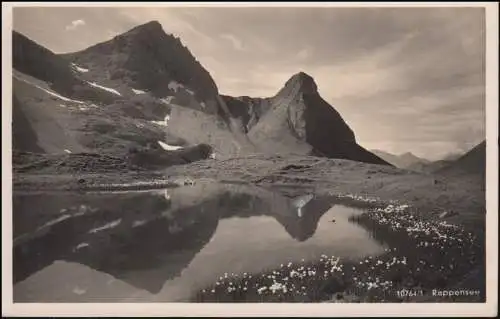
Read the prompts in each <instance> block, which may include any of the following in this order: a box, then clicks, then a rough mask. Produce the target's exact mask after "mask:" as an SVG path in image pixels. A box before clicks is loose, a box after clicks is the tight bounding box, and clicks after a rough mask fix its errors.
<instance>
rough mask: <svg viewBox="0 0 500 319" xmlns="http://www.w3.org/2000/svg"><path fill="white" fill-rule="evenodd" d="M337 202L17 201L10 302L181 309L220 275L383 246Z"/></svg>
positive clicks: (182, 194)
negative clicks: (169, 304)
mask: <svg viewBox="0 0 500 319" xmlns="http://www.w3.org/2000/svg"><path fill="white" fill-rule="evenodd" d="M360 213H362V210H360V209H356V208H351V207H347V206H343V205H340V204H336V202H335V199H334V198H330V197H319V196H315V195H314V194H301V195H300V196H294V197H290V196H287V195H285V194H283V193H280V192H278V191H268V190H264V189H260V188H255V187H249V186H238V185H222V184H215V183H206V184H203V183H201V184H197V185H194V186H186V187H180V188H174V189H168V190H161V191H158V190H154V191H143V192H126V193H52V194H49V193H43V194H42V193H40V194H26V193H25V194H15V195H14V212H13V219H14V252H13V253H14V255H13V257H14V258H13V259H14V281H15V283H14V301H16V302H155V301H158V302H161V301H163V302H165V301H187V300H189V299H190V297H191V296H192V295H193V294H194V293H195V292H196V291H199V290H201V289H204V288H205V287H207V286H208V285H210V284H212V283H213V282H214V281H216V280H217V278H219V276H221V275H222V274H224V273H226V272H227V273H235V274H237V273H248V274H258V273H261V272H263V271H267V270H269V269H273V268H275V267H277V266H279V265H280V264H281V263H288V262H300V261H302V260H305V261H309V260H311V261H313V260H317V259H318V258H319V257H320V256H321V255H322V254H326V255H335V256H339V257H341V258H346V259H359V258H362V257H365V256H368V255H371V256H376V255H379V254H381V253H383V251H384V249H385V246H384V245H383V244H382V243H380V242H379V241H376V240H375V239H374V238H373V235H372V234H371V233H370V232H369V231H368V230H366V229H364V228H362V227H361V226H359V225H358V224H356V223H354V222H351V221H350V220H349V217H350V216H353V215H356V214H360Z"/></svg>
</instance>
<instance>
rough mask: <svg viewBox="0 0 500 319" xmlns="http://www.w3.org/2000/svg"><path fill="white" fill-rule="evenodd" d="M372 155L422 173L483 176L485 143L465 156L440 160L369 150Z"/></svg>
mask: <svg viewBox="0 0 500 319" xmlns="http://www.w3.org/2000/svg"><path fill="white" fill-rule="evenodd" d="M371 152H373V153H374V154H376V155H377V156H379V157H380V158H382V159H384V160H385V161H387V162H389V163H391V164H392V165H394V166H396V167H399V168H404V169H408V170H411V171H416V172H423V173H439V174H441V173H442V174H460V173H472V174H484V173H485V166H486V141H483V142H481V143H479V144H478V145H476V146H475V147H474V148H472V149H471V150H470V151H468V152H466V153H465V154H458V153H451V154H449V155H447V156H445V157H444V158H443V159H441V160H437V161H430V160H427V159H424V158H420V157H417V156H415V155H413V154H412V153H409V152H408V153H404V154H401V155H394V154H390V153H388V152H385V151H381V150H371Z"/></svg>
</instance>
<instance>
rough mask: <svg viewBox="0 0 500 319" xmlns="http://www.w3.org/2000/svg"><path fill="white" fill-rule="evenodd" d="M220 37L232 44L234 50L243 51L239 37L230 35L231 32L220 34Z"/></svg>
mask: <svg viewBox="0 0 500 319" xmlns="http://www.w3.org/2000/svg"><path fill="white" fill-rule="evenodd" d="M220 37H221V38H223V39H226V40H228V41H229V42H230V43H231V44H232V46H233V48H234V49H235V50H237V51H243V50H244V47H243V43H242V42H241V40H240V39H238V38H236V37H235V36H234V35H232V34H222V35H221V36H220Z"/></svg>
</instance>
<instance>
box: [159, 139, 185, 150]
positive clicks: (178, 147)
mask: <svg viewBox="0 0 500 319" xmlns="http://www.w3.org/2000/svg"><path fill="white" fill-rule="evenodd" d="M158 144H160V146H161V147H162V148H163V149H164V150H165V151H175V150H178V149H181V148H182V146H176V145H169V144H167V143H164V142H162V141H158Z"/></svg>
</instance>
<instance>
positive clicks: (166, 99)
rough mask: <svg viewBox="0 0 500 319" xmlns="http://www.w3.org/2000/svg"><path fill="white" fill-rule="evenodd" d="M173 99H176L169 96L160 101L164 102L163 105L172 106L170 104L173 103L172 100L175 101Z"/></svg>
mask: <svg viewBox="0 0 500 319" xmlns="http://www.w3.org/2000/svg"><path fill="white" fill-rule="evenodd" d="M173 99H174V97H173V96H167V97H165V98H163V99H160V101H162V102H163V103H165V104H170V103H172V100H173Z"/></svg>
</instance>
